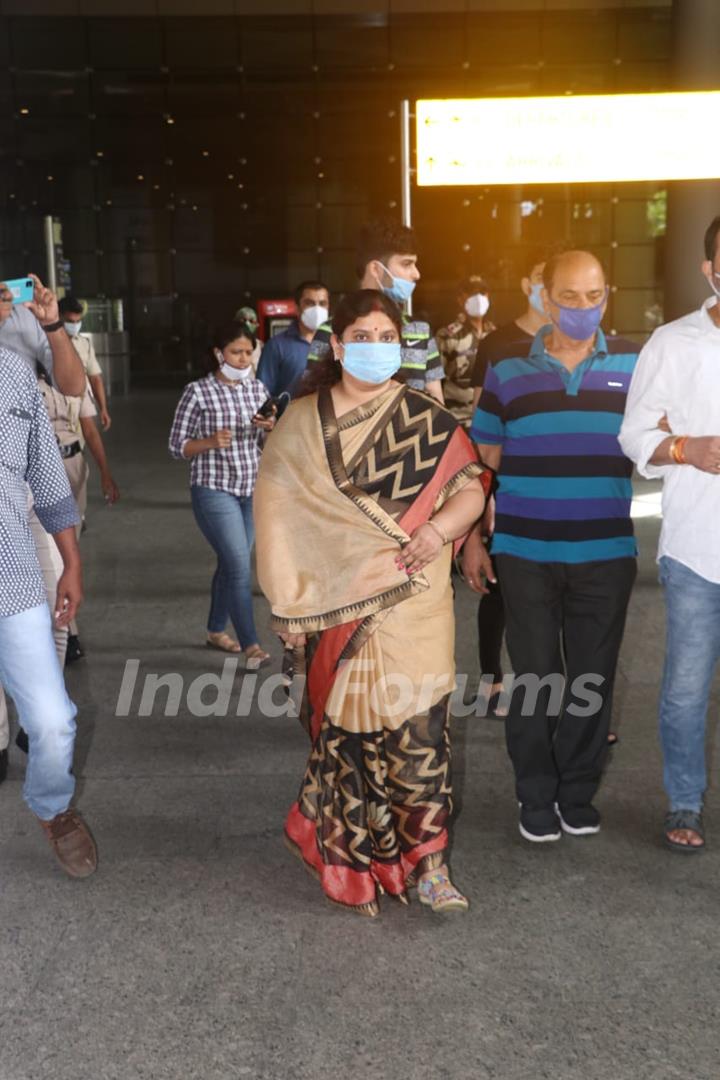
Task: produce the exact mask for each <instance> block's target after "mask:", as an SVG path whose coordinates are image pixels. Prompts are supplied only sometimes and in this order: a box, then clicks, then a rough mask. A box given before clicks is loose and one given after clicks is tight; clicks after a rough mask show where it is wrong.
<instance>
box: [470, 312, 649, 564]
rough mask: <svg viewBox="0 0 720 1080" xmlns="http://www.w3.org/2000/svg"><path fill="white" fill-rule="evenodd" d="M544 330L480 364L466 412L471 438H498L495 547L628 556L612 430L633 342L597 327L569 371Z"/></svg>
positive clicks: (575, 557) (628, 470)
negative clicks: (480, 379)
mask: <svg viewBox="0 0 720 1080" xmlns="http://www.w3.org/2000/svg"><path fill="white" fill-rule="evenodd" d="M551 330H552V327H551V326H544V327H543V328H542V329H541V330H540V331H539V333H538V334H537V335H536V336H535V338H534V339H533V340H532V342H531V343H530V342H529V343H528V345H527V346H524V345H522V344H520V343H518V345H517V347H516V349H515V350H514V355H513V356H511V357H505V358H503V359H499V360H497V361H495V363H493V364H492V365H491V366H490V367H489V368H488V371H487V375H486V377H485V383H484V386H483V392H482V396H481V398H480V401H479V403H478V408H477V410H476V411H475V416H474V417H473V423H472V428H471V431H470V435H471V437H472V438H473V439H474V441H475V442H477V443H487V444H490V445H494V446H502V459H501V462H500V469H499V472H498V491H497V496H496V512H495V535H494V539H493V548H492V550H493V554H494V555H498V554H506V555H516V556H518V557H519V558H522V559H530V560H532V561H534V562H559V563H583V562H595V561H597V560H603V559H622V558H628V557H633V556H635V555H636V554H637V547H636V544H635V538H634V535H633V526H632V520H631V518H630V501H631V499H632V481H631V477H632V462H631V461H630V460H629V458H626V457H625V455H624V454H623V452H622V450H621V449H620V444H619V442H618V432H619V431H620V425H621V423H622V419H623V413H624V411H625V399H626V397H627V393H628V389H629V387H630V379H631V377H632V373H633V370H634V368H635V364H636V363H637V356H638V349H637V347H636V346H635V345H634V344H633V343H632V342H631V341H626V340H624V339H622V338H610V339H609V340H606V338H605V335H604V334H603V332H602V330H598V333H597V338H596V343H595V351H594V352H593V354H592V355H591V356H589V357H588V358H587V359H586V360H584V361H583V362H582V363H581V364H579V365H578V367H576V368H575V370H574V371H572V372H571V371H568V369H567V368H566V367H565V366H564V365H563V364H561V363H560V361H559V360H555V359H554V358H553V357H552V356H549V355H548V353H547V352H546V351H545V336H546V335H547V334H549V333H550V331H551Z"/></svg>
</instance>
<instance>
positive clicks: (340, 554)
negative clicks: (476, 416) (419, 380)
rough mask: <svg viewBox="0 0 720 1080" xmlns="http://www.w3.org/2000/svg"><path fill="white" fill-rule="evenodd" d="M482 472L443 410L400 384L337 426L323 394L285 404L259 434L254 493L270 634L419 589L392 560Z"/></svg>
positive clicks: (334, 618)
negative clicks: (262, 439)
mask: <svg viewBox="0 0 720 1080" xmlns="http://www.w3.org/2000/svg"><path fill="white" fill-rule="evenodd" d="M482 473H483V467H482V466H481V465H480V463H479V462H478V460H477V455H476V453H475V450H474V448H473V446H472V444H471V443H470V441H469V439H468V438H467V435H466V434H465V432H464V431H462V429H461V428H459V427H458V425H457V424H456V422H455V421H454V419H453V418H452V416H451V415H450V414H449V413H448V412H447V410H445V409H443V408H442V407H441V406H439V405H437V403H436V402H434V401H433V399H431V398H429V397H427V396H426V395H424V394H421V393H419V392H416V391H412V390H408V389H407V388H406V387H404V386H397V385H393V386H391V387H390V388H389V389H388V390H386V391H385V392H383V393H382V394H379V395H378V396H377V398H374V399H373V400H372V401H371V402H369V403H368V405H365V406H362V407H361V408H358V409H354V410H352V412H350V413H346V414H345V415H344V416H342V417H341V418H340V420H339V421H338V420H337V418H336V417H335V411H334V408H333V403H332V397H331V394H330V392H329V391H328V390H324V391H321V392H320V393H319V394H318V395H311V396H308V397H305V398H301V399H300V400H298V401H296V402H294V403H293V404H292V405H291V406H290V408H289V409H288V410H287V411H286V413H285V415H284V416H283V418H282V420H281V421H280V423H279V424H278V425H277V427H276V429H275V431H274V432H273V433H272V435H271V437H270V438H269V439H268V442H267V447H266V449H265V452H264V454H263V458H262V462H261V465H260V472H259V476H258V482H257V486H256V489H255V500H254V502H255V526H256V535H257V541H256V551H257V563H258V578H259V582H260V587H261V588H262V590H263V592H264V594H265V596H266V597H267V599H268V600H269V602H270V606H271V609H272V625H273V629H275V630H280V631H287V632H295V633H303V632H305V633H313V632H317V631H322V630H326V629H329V628H330V627H333V626H340V625H342V624H344V623H348V622H352V621H355V620H363V619H366V618H367V617H368V616H371V615H373V614H377V613H379V612H382V611H385V610H387V609H388V608H391V607H393V606H394V605H395V604H398V603H400V602H401V601H403V600H405V599H408V598H409V597H411V596H414V595H417V594H418V593H420V592H422V591H423V590H425V589H427V588H428V587H429V584H428V581H427V578H426V576H425V575H424V574H422V573H420V574H416V575H414V576H413V577H412V578H408V577H407V574H406V573H405V572H404V571H401V570H398V568H397V567H396V565H395V561H394V560H395V556H396V555H397V553H398V551H399V549H400V548H401V547H402V546H403V545H404V544H406V543H407V542H408V540H409V538H410V533H411V532H412V531H413V530H414V529H415V528H417V526H418V525H420V524H422V522H423V521H427V520H428V518H429V517H431V515H432V514H433V513H434V512H435V511H436V510H437V509H439V507H440V506H441V505H442V503H443V502H444V501H445V500H446V499H447V498H449V497H450V496H451V495H452V494H454V493H455V491H457V490H459V489H460V488H461V487H462V486H463V484H465V483H467V482H468V481H469V480H470V479H472V477H473V476H479V475H481V474H482ZM408 511H409V512H408Z"/></svg>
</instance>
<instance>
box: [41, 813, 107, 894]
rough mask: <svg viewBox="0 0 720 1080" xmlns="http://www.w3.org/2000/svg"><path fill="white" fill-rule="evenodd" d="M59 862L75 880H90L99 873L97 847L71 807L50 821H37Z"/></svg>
mask: <svg viewBox="0 0 720 1080" xmlns="http://www.w3.org/2000/svg"><path fill="white" fill-rule="evenodd" d="M38 821H39V822H40V824H41V825H42V827H43V831H44V832H45V835H46V836H47V838H48V840H49V841H50V846H51V847H52V849H53V851H54V852H55V855H56V857H57V860H58V862H59V863H60V865H61V866H62V868H63V870H64V871H65V873H66V874H69V875H70V877H74V878H86V877H90V875H91V874H94V873H95V871H96V870H97V848H96V847H95V841H94V840H93V838H92V835H91V833H90V830H89V829H88V827H87V825H86V824H85V822H84V821H83V819H82V818H81V817H80V815H79V813H78V812H77V810H73V809H72V807H71V808H70V809H69V810H64V811H63V813H62V814H56V815H55V817H54V818H52V819H51V820H50V821H43V820H42V818H38Z"/></svg>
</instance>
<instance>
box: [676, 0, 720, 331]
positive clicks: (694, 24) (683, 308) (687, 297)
mask: <svg viewBox="0 0 720 1080" xmlns="http://www.w3.org/2000/svg"><path fill="white" fill-rule="evenodd" d="M672 18H673V27H672V45H673V79H674V86H675V89H677V90H717V89H718V88H719V87H720V3H718V0H674V2H673V12H672ZM718 119H720V117H719V118H718ZM715 137H716V136H715V134H714V132H712V131H705V132H702V131H692V132H688V138H691V139H714V138H715ZM678 153H679V154H682V147H678ZM717 214H720V180H684V181H683V180H678V181H674V182H673V183H670V184H668V207H667V234H666V237H665V320H666V321H669V320H671V319H677V318H679V316H681V315H685V314H687V312H688V311H692V309H693V308H696V307H699V306H700V304H701V302H702V301H703V300H704V299H705V298H706V297H707V296H709V295H710V290H709V288H708V285H707V282H706V281H705V279H704V278H703V276H702V274H701V273H700V263H701V262H702V260H703V258H704V255H703V248H702V241H703V234H704V232H705V230H706V229H707V227H708V225H709V224H710V222H711V221H712V219H713V218H714V217H715V216H716V215H717Z"/></svg>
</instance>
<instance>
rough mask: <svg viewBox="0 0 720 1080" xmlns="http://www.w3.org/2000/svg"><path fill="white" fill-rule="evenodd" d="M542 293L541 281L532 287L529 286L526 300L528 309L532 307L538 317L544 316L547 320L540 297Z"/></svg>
mask: <svg viewBox="0 0 720 1080" xmlns="http://www.w3.org/2000/svg"><path fill="white" fill-rule="evenodd" d="M542 291H543V283H542V281H538V282H536V283H535V284H534V285H531V286H530V295H529V296H528V300H529V302H530V307H534V308H535V310H536V311H537V313H538V314H539V315H545V318H547V314H546V312H545V305H544V304H543V302H542V296H541V293H542Z"/></svg>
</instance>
